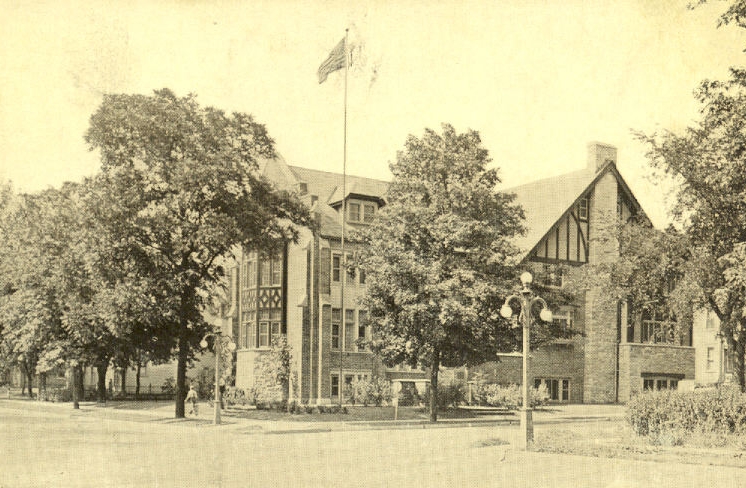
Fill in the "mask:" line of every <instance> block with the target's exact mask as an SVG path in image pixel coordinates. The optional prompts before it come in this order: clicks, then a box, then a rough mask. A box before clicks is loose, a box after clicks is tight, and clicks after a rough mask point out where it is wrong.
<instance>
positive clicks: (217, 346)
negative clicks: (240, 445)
mask: <svg viewBox="0 0 746 488" xmlns="http://www.w3.org/2000/svg"><path fill="white" fill-rule="evenodd" d="M210 336H212V337H213V338H215V347H214V349H215V419H214V424H215V425H220V400H221V398H220V350H221V349H222V347H221V346H222V341H223V334H222V333H221V332H220V331H219V330H218V331H215V332H210V333H208V334H205V337H203V338H202V340H201V341H200V343H199V345H200V346H202V347H203V348H206V347H207V338H208V337H210ZM227 340H228V343H227V344H226V347H227V348H228V350H229V351H230V352H233V351H235V350H236V344H235V343H234V342H233V340H232V339H231V338H230V337H227Z"/></svg>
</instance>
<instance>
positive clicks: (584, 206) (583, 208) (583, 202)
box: [578, 197, 588, 221]
mask: <svg viewBox="0 0 746 488" xmlns="http://www.w3.org/2000/svg"><path fill="white" fill-rule="evenodd" d="M578 219H579V220H582V221H586V220H588V197H583V198H581V199H580V202H578Z"/></svg>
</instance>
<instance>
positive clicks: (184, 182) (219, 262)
mask: <svg viewBox="0 0 746 488" xmlns="http://www.w3.org/2000/svg"><path fill="white" fill-rule="evenodd" d="M85 139H86V141H87V142H88V143H89V145H90V147H91V148H92V149H97V150H99V151H100V154H101V163H102V172H101V174H100V176H99V177H98V178H97V185H96V189H97V194H96V196H97V198H98V200H99V202H100V204H98V205H96V206H95V208H97V209H98V212H99V213H98V215H97V218H98V220H99V221H100V222H101V223H102V225H103V226H104V227H105V228H106V229H107V231H108V232H109V233H110V234H111V236H112V238H113V242H114V248H115V251H116V252H123V253H125V254H128V255H131V256H134V258H135V259H136V261H135V265H136V268H137V270H138V272H139V273H142V274H144V275H146V276H148V277H150V278H152V284H156V285H158V286H161V287H163V288H162V292H161V294H162V295H164V296H170V297H171V300H170V301H169V302H168V303H169V304H170V306H171V310H170V313H167V314H166V316H167V317H169V318H170V323H169V324H167V327H166V330H167V331H168V332H167V333H166V334H167V335H168V336H170V337H173V338H175V339H176V341H177V343H176V347H177V358H178V366H177V377H176V416H177V417H183V416H184V402H183V398H184V395H185V392H186V388H185V380H186V366H187V361H188V360H189V359H190V357H191V355H192V353H193V351H194V349H195V348H197V347H198V344H199V342H200V341H201V339H202V337H203V335H204V333H205V332H206V330H207V329H206V328H207V325H206V324H205V322H204V320H203V318H202V310H203V308H204V306H205V303H206V300H207V299H208V297H210V296H211V295H212V293H214V292H215V291H216V287H219V286H220V285H221V283H222V282H223V278H224V277H225V267H224V265H223V264H224V263H223V261H224V259H225V258H226V257H229V256H230V255H231V253H232V251H233V250H234V249H235V248H236V246H245V247H257V248H264V249H266V248H270V247H272V246H273V245H277V244H278V243H279V242H281V241H283V240H294V239H296V238H297V230H296V228H295V226H294V225H295V224H299V225H310V217H309V215H308V212H307V209H306V208H305V207H304V206H303V205H302V204H301V203H300V202H299V201H298V200H297V199H295V198H294V197H293V196H292V195H290V194H288V193H286V192H282V191H278V190H276V189H275V188H274V187H273V186H272V184H271V183H270V182H269V181H268V180H267V179H265V178H264V177H263V176H262V175H261V172H260V168H259V163H260V161H261V160H262V159H263V158H272V157H273V156H274V150H273V141H272V139H271V138H270V137H269V136H268V134H267V132H266V129H265V128H264V126H263V125H261V124H259V123H257V122H255V121H254V119H253V118H252V117H251V116H250V115H247V114H243V113H233V114H230V115H229V114H226V113H224V112H223V111H221V110H218V109H215V108H212V107H201V106H200V105H199V104H198V103H197V101H196V97H195V96H193V95H188V96H185V97H177V96H176V95H174V94H173V93H172V92H171V91H169V90H166V89H164V90H159V91H156V92H155V93H154V94H153V95H150V96H146V95H106V96H105V97H104V100H103V103H102V104H101V106H100V107H99V108H98V110H97V111H96V112H95V113H94V114H93V115H92V116H91V122H90V128H89V129H88V131H87V133H86V136H85ZM163 277H168V279H167V280H166V279H163Z"/></svg>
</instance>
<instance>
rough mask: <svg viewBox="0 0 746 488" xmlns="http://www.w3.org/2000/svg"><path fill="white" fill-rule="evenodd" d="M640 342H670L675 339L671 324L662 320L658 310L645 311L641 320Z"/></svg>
mask: <svg viewBox="0 0 746 488" xmlns="http://www.w3.org/2000/svg"><path fill="white" fill-rule="evenodd" d="M641 340H642V342H643V343H644V342H649V343H653V344H672V343H674V341H675V338H674V330H673V327H671V324H670V323H669V322H668V321H666V320H664V318H663V314H661V313H659V312H654V313H646V314H645V315H644V316H643V321H642V333H641Z"/></svg>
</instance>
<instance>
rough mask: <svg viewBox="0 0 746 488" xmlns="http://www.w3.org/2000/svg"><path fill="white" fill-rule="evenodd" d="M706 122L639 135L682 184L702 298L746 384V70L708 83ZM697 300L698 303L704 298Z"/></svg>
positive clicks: (680, 202)
mask: <svg viewBox="0 0 746 488" xmlns="http://www.w3.org/2000/svg"><path fill="white" fill-rule="evenodd" d="M696 98H697V100H698V101H699V102H700V104H701V110H700V114H701V118H700V120H699V121H698V123H697V124H696V125H694V126H692V127H689V128H687V129H686V130H685V131H683V132H682V133H680V134H677V133H673V132H662V133H656V134H651V135H640V136H639V137H640V138H641V139H642V140H643V141H644V142H645V143H646V144H647V145H648V147H649V152H648V157H649V159H650V161H651V164H652V166H653V168H654V169H655V170H657V171H660V172H662V173H663V174H665V175H667V176H669V177H671V178H672V179H673V181H674V182H675V183H676V185H677V186H676V187H677V193H676V197H677V198H676V203H675V206H674V207H673V215H674V216H675V217H676V218H677V220H678V222H679V223H680V224H681V225H682V227H683V229H684V231H685V233H686V236H687V238H688V239H689V242H690V246H691V253H692V260H691V262H692V263H693V264H694V265H696V266H694V267H695V268H696V277H697V285H698V287H699V290H700V292H701V293H700V294H699V296H700V297H701V299H700V300H699V303H702V304H703V305H706V306H708V307H709V308H711V309H712V310H713V311H714V312H715V313H716V314H717V316H718V317H719V318H720V320H721V331H722V332H723V334H724V336H725V339H726V340H727V343H728V345H729V349H730V351H732V353H733V354H734V366H735V371H736V375H737V377H738V381H739V383H740V385H741V388H742V389H743V388H744V386H745V381H744V358H743V356H744V346H746V313H744V311H745V310H746V308H745V307H746V298H745V297H746V295H744V291H746V288H743V283H742V282H741V278H740V277H741V276H743V271H742V268H743V267H744V266H746V264H744V263H746V261H744V260H743V259H742V258H743V257H744V255H743V247H742V243H743V242H746V132H744V126H746V70H744V69H735V68H733V69H731V73H730V78H729V79H727V80H725V81H710V80H706V81H704V82H702V83H701V84H700V86H699V89H698V90H697V92H696ZM696 303H697V302H695V304H696Z"/></svg>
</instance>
